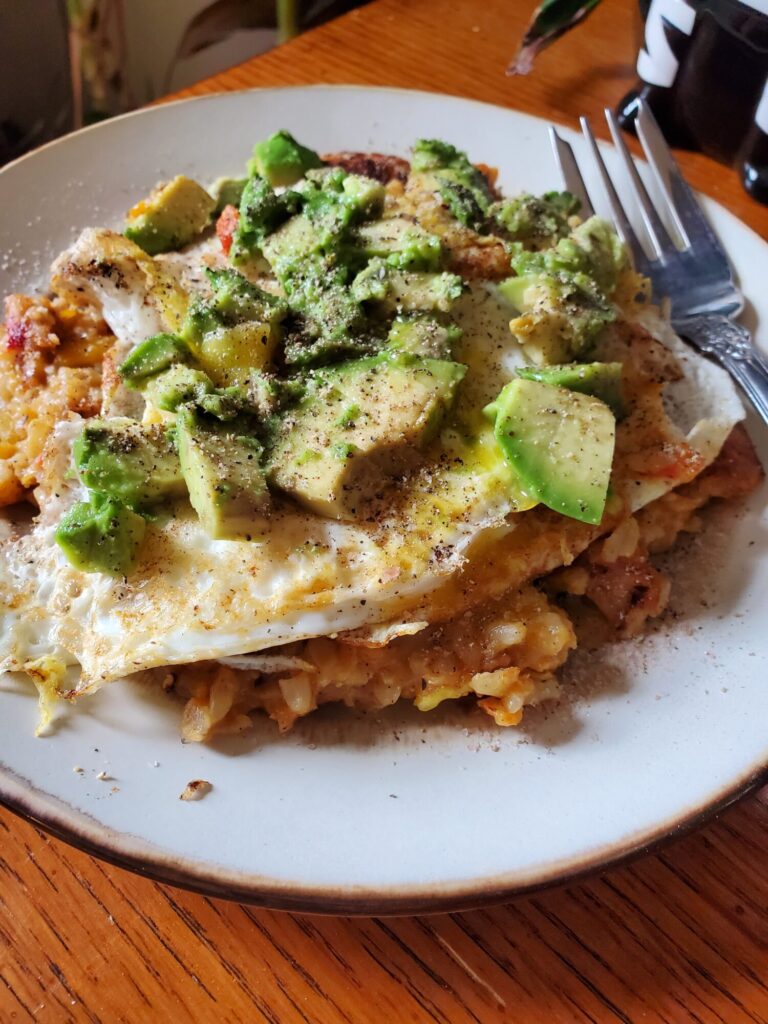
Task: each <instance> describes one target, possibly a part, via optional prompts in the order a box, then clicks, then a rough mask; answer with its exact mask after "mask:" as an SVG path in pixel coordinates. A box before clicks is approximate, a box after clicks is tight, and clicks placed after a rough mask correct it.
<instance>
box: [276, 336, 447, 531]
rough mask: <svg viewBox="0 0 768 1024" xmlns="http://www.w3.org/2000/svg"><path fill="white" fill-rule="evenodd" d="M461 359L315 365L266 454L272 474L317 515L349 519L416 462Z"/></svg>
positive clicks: (436, 427) (442, 411)
mask: <svg viewBox="0 0 768 1024" xmlns="http://www.w3.org/2000/svg"><path fill="white" fill-rule="evenodd" d="M464 372H465V367H464V366H462V365H461V364H459V363H453V362H447V361H443V360H436V359H419V358H417V357H410V358H408V357H400V358H388V357H385V356H378V357H373V358H370V359H358V360H354V361H352V362H348V363H342V364H340V365H338V366H335V367H331V368H327V369H324V370H320V371H316V372H315V374H314V375H313V378H312V380H311V382H310V383H309V385H308V389H307V394H306V397H305V398H304V399H303V401H302V402H301V403H300V404H299V405H298V406H297V408H295V409H294V410H289V411H288V412H287V413H286V414H285V417H284V419H283V422H282V424H281V426H280V427H279V429H278V433H277V438H276V441H275V443H274V446H273V448H272V451H271V453H270V458H269V470H268V472H269V479H270V482H271V483H272V484H273V485H274V486H276V487H279V488H280V489H281V490H284V491H286V492H287V493H288V494H291V495H292V496H293V497H294V498H296V500H297V501H299V502H301V504H303V505H305V506H306V507H307V508H309V509H311V510H312V511H314V512H317V513H318V514H320V515H324V516H329V517H332V518H336V519H354V518H356V517H358V516H360V515H362V514H363V510H364V506H365V503H366V502H368V501H369V500H370V499H371V498H372V497H374V496H375V495H377V494H379V493H381V492H382V491H383V490H384V489H385V488H386V486H387V484H388V482H389V481H390V479H391V478H392V477H393V476H394V475H396V474H400V473H403V472H405V471H406V470H408V469H409V468H411V467H412V466H413V465H415V464H416V463H417V462H418V460H419V458H420V449H421V448H423V446H424V445H425V444H426V443H427V442H428V441H429V440H430V439H431V438H433V437H434V436H435V434H436V433H437V431H438V430H439V429H440V425H441V423H442V421H443V418H444V416H445V415H446V413H447V411H448V410H449V409H450V407H451V404H452V402H453V399H454V396H455V392H456V388H457V387H458V384H459V382H460V381H461V379H462V377H463V376H464Z"/></svg>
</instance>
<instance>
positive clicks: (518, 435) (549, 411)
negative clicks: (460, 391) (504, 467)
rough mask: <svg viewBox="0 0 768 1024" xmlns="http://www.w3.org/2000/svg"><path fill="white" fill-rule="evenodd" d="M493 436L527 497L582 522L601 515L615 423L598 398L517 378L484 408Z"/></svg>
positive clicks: (594, 522) (611, 454)
mask: <svg viewBox="0 0 768 1024" xmlns="http://www.w3.org/2000/svg"><path fill="white" fill-rule="evenodd" d="M486 413H487V415H489V416H490V417H493V419H494V421H495V425H494V434H495V436H496V440H497V442H498V444H499V446H500V447H501V450H502V451H503V452H504V455H505V456H506V458H507V459H508V460H509V462H510V464H511V465H512V468H513V469H514V470H515V472H516V473H517V475H518V478H519V480H520V483H521V485H522V486H523V487H524V489H525V490H526V491H527V492H528V494H529V495H530V496H531V497H534V498H536V499H537V500H538V501H540V502H542V503H543V504H544V505H546V506H547V507H548V508H551V509H554V511H555V512H560V513H561V514H562V515H565V516H569V517H570V518H572V519H578V520H580V521H581V522H583V523H592V524H597V523H599V522H600V520H601V519H602V516H603V510H604V509H605V501H606V497H607V494H608V484H609V482H610V478H611V465H612V462H613V449H614V443H615V437H616V421H615V419H614V416H613V413H612V412H611V410H610V409H609V408H608V406H607V405H606V404H605V402H601V401H600V399H598V398H594V397H592V396H591V395H583V394H579V393H578V392H576V391H568V390H566V389H565V388H562V387H555V386H554V385H552V384H543V383H541V382H540V381H534V380H525V379H524V378H517V379H516V380H513V381H511V382H510V383H509V384H507V385H506V387H505V388H504V389H503V391H502V392H501V394H500V395H499V397H498V398H497V399H496V401H495V402H493V403H492V405H490V406H488V408H487V409H486Z"/></svg>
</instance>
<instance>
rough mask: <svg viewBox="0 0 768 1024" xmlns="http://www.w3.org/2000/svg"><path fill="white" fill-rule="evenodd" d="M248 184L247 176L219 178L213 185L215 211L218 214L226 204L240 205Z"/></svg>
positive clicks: (212, 193)
mask: <svg viewBox="0 0 768 1024" xmlns="http://www.w3.org/2000/svg"><path fill="white" fill-rule="evenodd" d="M247 184H248V179H247V178H217V179H216V181H214V183H213V185H211V195H212V196H213V199H214V202H215V203H216V208H215V209H214V211H213V212H214V213H215V214H216V215H217V216H218V215H219V214H220V213H221V212H222V211H223V209H224V207H225V206H237V207H239V206H240V201H241V199H242V198H243V192H244V190H245V186H246V185H247Z"/></svg>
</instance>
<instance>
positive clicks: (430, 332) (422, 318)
mask: <svg viewBox="0 0 768 1024" xmlns="http://www.w3.org/2000/svg"><path fill="white" fill-rule="evenodd" d="M460 337H461V328H460V327H459V326H458V324H456V323H454V322H453V321H452V320H451V319H449V318H448V317H446V316H441V315H440V314H430V313H414V314H411V315H408V316H397V317H395V319H394V320H393V321H392V326H391V327H390V329H389V336H388V337H387V348H388V349H392V350H393V351H396V352H409V353H410V354H411V355H417V356H426V357H427V358H429V359H450V358H451V357H452V354H453V346H454V344H455V343H456V342H457V341H458V340H459V338H460Z"/></svg>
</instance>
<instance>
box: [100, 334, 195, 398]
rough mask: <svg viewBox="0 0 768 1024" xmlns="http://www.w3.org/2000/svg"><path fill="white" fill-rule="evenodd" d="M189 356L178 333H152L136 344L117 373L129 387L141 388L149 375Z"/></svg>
mask: <svg viewBox="0 0 768 1024" xmlns="http://www.w3.org/2000/svg"><path fill="white" fill-rule="evenodd" d="M190 357H191V353H190V351H189V346H188V345H187V344H186V342H184V341H182V339H181V338H180V337H179V336H178V335H176V334H153V335H152V337H151V338H147V339H146V341H142V342H141V343H140V344H139V345H137V346H136V348H135V349H134V350H133V352H131V354H130V355H129V356H128V358H127V359H126V360H125V362H123V363H122V364H121V365H120V367H119V368H118V373H119V374H120V376H121V377H122V378H123V380H124V381H125V383H126V384H127V385H128V386H129V387H134V388H141V387H143V386H144V384H145V383H146V382H147V380H148V379H149V378H150V377H154V376H155V374H157V373H161V372H162V371H163V370H167V369H168V367H169V366H173V364H174V363H183V362H186V361H187V360H188V359H190Z"/></svg>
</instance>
